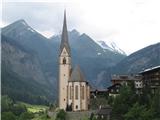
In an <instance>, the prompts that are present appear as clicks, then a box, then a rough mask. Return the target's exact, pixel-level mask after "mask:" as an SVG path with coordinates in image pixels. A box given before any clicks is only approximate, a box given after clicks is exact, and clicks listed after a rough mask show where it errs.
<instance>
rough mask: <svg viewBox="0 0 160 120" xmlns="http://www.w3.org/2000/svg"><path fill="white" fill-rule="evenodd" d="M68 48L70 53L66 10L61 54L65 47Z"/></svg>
mask: <svg viewBox="0 0 160 120" xmlns="http://www.w3.org/2000/svg"><path fill="white" fill-rule="evenodd" d="M64 47H65V48H66V50H67V52H68V54H69V55H70V46H69V42H68V31H67V21H66V11H64V21H63V31H62V36H61V45H60V54H61V53H62V50H63V48H64Z"/></svg>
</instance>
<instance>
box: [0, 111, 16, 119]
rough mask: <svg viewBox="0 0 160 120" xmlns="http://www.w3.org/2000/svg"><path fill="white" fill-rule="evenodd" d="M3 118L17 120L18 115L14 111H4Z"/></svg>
mask: <svg viewBox="0 0 160 120" xmlns="http://www.w3.org/2000/svg"><path fill="white" fill-rule="evenodd" d="M1 119H2V120H16V116H15V115H14V114H13V113H12V112H3V113H2V116H1Z"/></svg>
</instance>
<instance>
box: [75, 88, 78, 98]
mask: <svg viewBox="0 0 160 120" xmlns="http://www.w3.org/2000/svg"><path fill="white" fill-rule="evenodd" d="M75 93H76V94H75V98H76V100H77V99H78V85H76V89H75Z"/></svg>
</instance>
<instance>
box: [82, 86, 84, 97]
mask: <svg viewBox="0 0 160 120" xmlns="http://www.w3.org/2000/svg"><path fill="white" fill-rule="evenodd" d="M82 99H83V100H84V86H82Z"/></svg>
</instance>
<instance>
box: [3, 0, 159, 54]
mask: <svg viewBox="0 0 160 120" xmlns="http://www.w3.org/2000/svg"><path fill="white" fill-rule="evenodd" d="M26 1H27V2H26ZM26 1H25V0H5V3H1V5H2V9H1V13H2V19H1V21H0V27H4V26H5V25H8V24H10V23H12V22H14V21H16V20H18V19H24V20H25V21H26V22H27V23H28V24H29V25H30V26H31V27H32V28H34V29H35V30H37V31H39V32H40V33H42V34H43V35H45V36H47V37H50V36H52V35H54V34H59V33H61V30H62V22H63V11H64V9H65V8H66V10H67V24H68V30H72V29H76V30H78V31H79V32H80V33H86V34H88V35H89V36H90V37H91V38H93V39H94V40H103V41H106V42H107V43H108V42H111V41H114V42H115V43H116V44H117V46H119V47H120V48H121V49H122V50H124V51H125V52H126V53H127V54H130V53H132V52H135V51H137V50H139V49H141V48H143V47H146V46H148V45H150V44H154V43H157V42H160V0H75V1H76V2H75V1H73V0H72V1H69V2H68V1H64V0H63V1H60V0H57V1H55V0H26ZM44 1H45V2H44ZM100 1H101V2H100Z"/></svg>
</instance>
